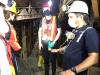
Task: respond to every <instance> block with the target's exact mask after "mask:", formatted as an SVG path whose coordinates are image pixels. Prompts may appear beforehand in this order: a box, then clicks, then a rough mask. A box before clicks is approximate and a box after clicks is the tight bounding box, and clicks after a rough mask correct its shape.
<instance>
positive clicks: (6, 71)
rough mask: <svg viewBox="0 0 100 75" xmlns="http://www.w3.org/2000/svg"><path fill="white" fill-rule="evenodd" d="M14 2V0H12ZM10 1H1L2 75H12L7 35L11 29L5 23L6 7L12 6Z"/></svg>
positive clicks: (0, 67)
mask: <svg viewBox="0 0 100 75" xmlns="http://www.w3.org/2000/svg"><path fill="white" fill-rule="evenodd" d="M10 1H11V2H12V0H10ZM10 1H9V0H0V75H12V72H11V68H10V65H9V61H8V57H7V56H8V51H7V44H6V39H5V34H6V33H8V32H9V27H8V25H7V23H6V21H5V17H4V10H5V7H6V5H11V3H10Z"/></svg>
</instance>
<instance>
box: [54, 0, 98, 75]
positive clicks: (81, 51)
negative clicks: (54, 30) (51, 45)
mask: <svg viewBox="0 0 100 75" xmlns="http://www.w3.org/2000/svg"><path fill="white" fill-rule="evenodd" d="M67 14H68V24H69V26H70V27H72V28H73V30H72V33H73V34H75V37H74V38H73V39H72V40H70V42H69V43H68V44H67V45H66V46H65V47H62V48H60V49H58V50H55V51H56V52H59V51H64V54H63V71H62V72H61V75H87V71H88V68H89V67H91V66H92V65H94V64H96V63H97V62H98V56H99V55H98V54H99V47H98V46H99V42H98V35H97V32H96V30H95V29H94V28H93V27H92V26H91V25H90V23H89V22H90V21H89V17H88V15H89V14H88V6H87V4H86V3H85V2H84V1H74V2H73V3H72V4H71V5H70V6H69V10H68V11H67Z"/></svg>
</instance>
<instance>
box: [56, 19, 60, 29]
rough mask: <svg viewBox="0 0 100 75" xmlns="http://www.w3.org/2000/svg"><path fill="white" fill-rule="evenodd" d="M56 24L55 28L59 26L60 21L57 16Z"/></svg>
mask: <svg viewBox="0 0 100 75" xmlns="http://www.w3.org/2000/svg"><path fill="white" fill-rule="evenodd" d="M56 24H57V28H60V21H59V19H58V18H57V20H56Z"/></svg>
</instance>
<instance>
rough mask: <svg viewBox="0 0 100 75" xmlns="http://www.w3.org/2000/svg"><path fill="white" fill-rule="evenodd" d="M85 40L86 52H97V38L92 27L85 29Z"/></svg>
mask: <svg viewBox="0 0 100 75" xmlns="http://www.w3.org/2000/svg"><path fill="white" fill-rule="evenodd" d="M85 40H86V41H85V47H86V50H87V52H88V53H91V52H99V39H98V35H97V32H96V30H95V29H94V28H91V29H88V30H87V31H86V36H85Z"/></svg>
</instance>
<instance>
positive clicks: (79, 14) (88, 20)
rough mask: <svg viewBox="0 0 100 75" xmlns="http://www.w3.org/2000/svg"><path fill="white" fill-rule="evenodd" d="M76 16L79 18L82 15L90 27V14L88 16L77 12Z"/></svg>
mask: <svg viewBox="0 0 100 75" xmlns="http://www.w3.org/2000/svg"><path fill="white" fill-rule="evenodd" d="M75 14H76V16H77V17H78V16H81V15H82V16H83V19H84V21H85V22H86V23H87V25H90V18H89V15H88V14H86V13H77V12H75Z"/></svg>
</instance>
